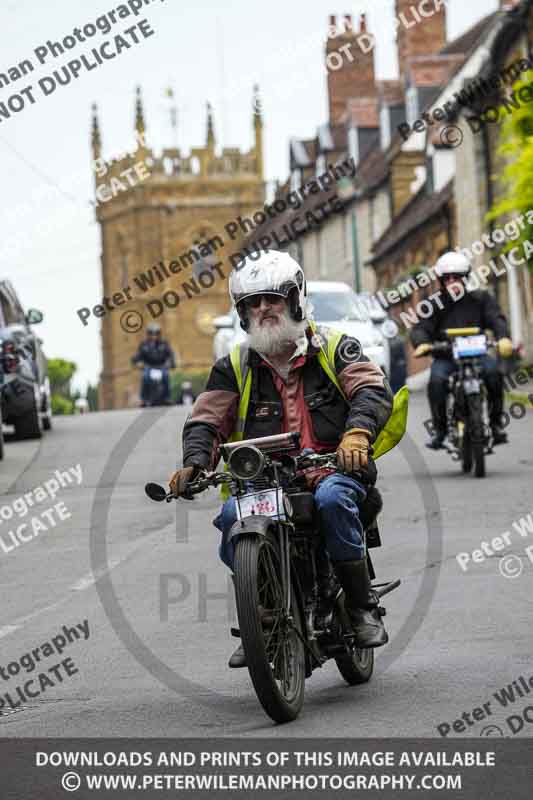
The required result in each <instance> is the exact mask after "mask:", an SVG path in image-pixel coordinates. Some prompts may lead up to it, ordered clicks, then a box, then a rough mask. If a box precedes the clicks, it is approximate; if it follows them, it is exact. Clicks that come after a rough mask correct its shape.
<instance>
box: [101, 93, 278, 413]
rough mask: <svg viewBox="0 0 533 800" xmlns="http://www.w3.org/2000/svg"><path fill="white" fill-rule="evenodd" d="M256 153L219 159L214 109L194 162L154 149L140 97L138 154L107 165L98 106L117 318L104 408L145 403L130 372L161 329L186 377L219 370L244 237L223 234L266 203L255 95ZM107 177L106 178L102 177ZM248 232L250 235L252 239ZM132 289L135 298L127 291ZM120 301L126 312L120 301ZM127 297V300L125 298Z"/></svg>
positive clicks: (106, 244) (107, 262)
mask: <svg viewBox="0 0 533 800" xmlns="http://www.w3.org/2000/svg"><path fill="white" fill-rule="evenodd" d="M252 126H253V132H254V140H253V146H252V148H251V149H250V150H249V151H248V152H241V150H240V149H239V148H232V147H224V148H223V149H222V150H217V141H216V125H215V119H214V114H213V109H212V108H211V105H210V104H209V103H208V104H207V118H206V140H205V145H204V146H203V147H193V148H191V150H190V153H189V154H188V155H187V154H185V153H182V152H181V150H180V149H179V148H176V147H173V148H166V149H164V150H163V152H162V154H161V155H160V156H158V155H156V154H155V153H154V152H153V150H152V149H151V148H150V147H149V145H148V141H149V134H148V133H147V126H146V122H145V114H144V109H143V103H142V98H141V92H140V89H137V92H136V100H135V136H136V147H135V150H134V152H132V153H128V154H126V155H124V156H123V157H120V158H118V159H113V160H110V161H108V162H104V161H103V159H102V151H103V147H102V137H101V133H100V124H99V120H98V116H97V109H96V106H93V118H92V136H91V143H92V153H93V156H94V159H95V161H97V160H98V161H97V166H98V169H97V170H96V174H95V204H96V219H97V221H98V223H99V225H100V231H101V268H102V284H103V296H105V297H108V298H110V304H111V305H112V306H113V309H112V310H107V311H106V313H105V315H104V316H103V317H102V320H101V337H102V351H103V369H102V374H101V380H100V408H103V409H111V408H125V407H128V406H136V405H138V402H139V384H140V374H139V371H138V370H136V369H135V368H133V367H132V366H131V364H130V359H131V357H132V355H133V354H134V353H135V352H136V350H137V347H138V345H139V343H140V342H141V341H142V340H143V338H144V336H145V331H146V326H147V325H148V324H150V322H157V323H158V324H159V325H160V326H161V330H162V335H163V337H164V338H165V339H167V340H168V341H169V343H170V345H171V346H172V348H173V350H174V352H175V354H176V363H177V366H178V368H179V369H181V370H186V371H195V370H207V369H209V368H210V366H211V365H212V363H213V354H212V351H213V335H214V332H215V331H214V327H213V323H212V321H213V318H214V317H216V316H218V315H220V314H225V313H226V312H227V311H228V308H229V303H230V301H229V296H228V286H227V278H228V275H229V272H230V270H231V264H230V262H229V257H230V256H231V255H232V254H234V253H236V252H237V251H238V250H239V249H240V246H241V243H242V241H243V240H244V238H245V235H246V234H245V231H244V230H243V231H242V233H241V231H240V228H239V230H238V232H237V233H235V232H234V227H235V226H232V227H230V230H231V231H232V235H233V236H234V237H235V238H231V237H230V235H229V234H228V232H227V231H226V229H225V226H226V225H228V224H229V223H232V222H234V221H235V220H236V219H237V218H238V217H243V218H244V217H248V218H251V216H252V215H253V213H254V212H256V211H258V210H259V209H260V208H261V207H262V205H263V204H264V201H265V194H264V188H265V187H264V178H263V141H262V137H263V120H262V115H261V110H260V100H259V94H258V89H257V87H254V102H253V110H252ZM104 170H105V174H104ZM248 232H249V230H248ZM126 289H129V293H126V292H125V290H126ZM118 293H122V298H123V299H122V302H120V299H121V298H119V297H117V300H118V301H119V302H120V305H119V304H117V305H115V304H114V303H113V299H112V298H113V295H117V294H118ZM128 294H129V297H128Z"/></svg>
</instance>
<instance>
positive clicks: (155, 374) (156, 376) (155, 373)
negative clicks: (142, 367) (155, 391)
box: [150, 369, 163, 381]
mask: <svg viewBox="0 0 533 800" xmlns="http://www.w3.org/2000/svg"><path fill="white" fill-rule="evenodd" d="M162 377H163V370H162V369H151V370H150V378H151V379H152V380H153V381H160V380H161V378H162Z"/></svg>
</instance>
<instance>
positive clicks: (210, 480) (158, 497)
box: [144, 453, 337, 503]
mask: <svg viewBox="0 0 533 800" xmlns="http://www.w3.org/2000/svg"><path fill="white" fill-rule="evenodd" d="M294 461H295V464H296V470H297V471H301V470H305V469H310V468H312V467H314V468H317V467H326V468H328V467H329V468H331V469H335V468H336V466H337V457H336V454H335V453H322V454H318V453H309V454H306V453H304V454H302V455H299V456H296V458H295V459H294ZM232 480H234V478H233V477H232V476H231V474H230V473H229V472H206V471H204V472H201V473H200V475H199V476H198V477H197V478H196V479H195V480H194V481H191V482H190V483H188V484H187V489H186V493H185V494H183V495H180V497H184V498H185V499H186V500H192V498H193V496H194V495H196V494H200V492H204V491H205V490H206V489H210V488H211V487H213V486H219V485H220V484H222V483H230V482H231V481H232ZM144 491H145V492H146V494H147V495H148V497H149V498H150V500H154V501H155V502H157V503H161V502H163V501H164V500H166V502H167V503H170V502H171V500H177V499H178V498H177V496H176V495H175V494H174V493H173V492H167V490H166V489H165V488H164V487H163V486H161V485H160V484H158V483H147V484H146V486H145V487H144Z"/></svg>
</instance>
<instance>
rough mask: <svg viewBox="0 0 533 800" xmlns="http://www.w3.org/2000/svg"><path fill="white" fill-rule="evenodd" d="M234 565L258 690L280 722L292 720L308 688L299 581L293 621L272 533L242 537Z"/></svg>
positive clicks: (245, 644)
mask: <svg viewBox="0 0 533 800" xmlns="http://www.w3.org/2000/svg"><path fill="white" fill-rule="evenodd" d="M233 566H234V573H235V596H236V601H237V614H238V617H239V628H240V633H241V641H242V644H243V647H244V652H245V654H246V663H247V666H248V671H249V673H250V677H251V679H252V683H253V686H254V689H255V692H256V694H257V697H258V698H259V702H260V703H261V705H262V706H263V708H264V710H265V711H266V713H267V714H268V716H269V717H270V718H271V719H273V720H274V722H280V723H283V722H291V721H292V720H294V719H296V717H297V716H298V714H299V713H300V710H301V708H302V705H303V701H304V689H305V652H304V646H303V641H302V638H301V636H302V619H301V615H300V610H299V607H298V603H297V601H296V596H295V587H294V584H292V585H291V598H292V601H291V616H292V622H291V621H289V620H287V619H286V618H285V616H284V614H283V596H282V595H283V593H282V585H281V570H280V561H279V551H278V547H277V543H276V542H275V540H274V539H273V538H272V537H271V536H266V537H263V536H257V537H251V536H247V537H243V538H241V539H240V540H239V541H238V542H237V546H236V548H235V559H234V565H233Z"/></svg>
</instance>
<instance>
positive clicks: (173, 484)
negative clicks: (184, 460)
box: [168, 467, 196, 497]
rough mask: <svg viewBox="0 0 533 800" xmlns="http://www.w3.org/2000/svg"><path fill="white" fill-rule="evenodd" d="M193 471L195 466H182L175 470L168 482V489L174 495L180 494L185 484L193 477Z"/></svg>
mask: <svg viewBox="0 0 533 800" xmlns="http://www.w3.org/2000/svg"><path fill="white" fill-rule="evenodd" d="M195 472H196V467H182V468H181V469H178V470H176V472H175V473H174V474H173V475H172V477H171V478H170V480H169V482H168V485H169V486H170V491H171V492H173V493H174V496H175V497H181V496H182V494H183V492H184V491H185V490H186V488H187V484H188V483H189V481H191V480H192V479H193V477H194V474H195Z"/></svg>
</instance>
